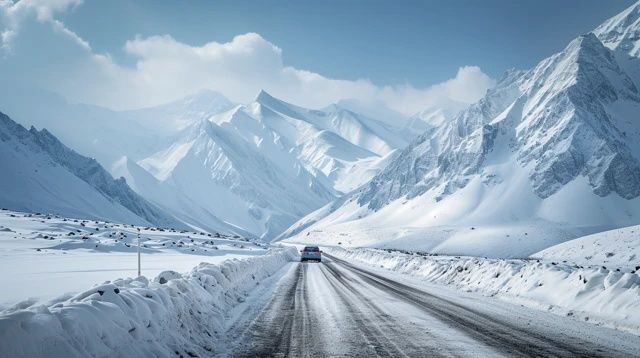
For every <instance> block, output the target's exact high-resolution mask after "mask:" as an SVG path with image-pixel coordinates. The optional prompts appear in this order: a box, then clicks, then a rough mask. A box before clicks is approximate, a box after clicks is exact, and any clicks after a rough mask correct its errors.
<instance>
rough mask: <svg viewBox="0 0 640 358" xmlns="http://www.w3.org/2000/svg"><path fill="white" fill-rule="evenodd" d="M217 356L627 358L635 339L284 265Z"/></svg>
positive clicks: (356, 274) (463, 296)
mask: <svg viewBox="0 0 640 358" xmlns="http://www.w3.org/2000/svg"><path fill="white" fill-rule="evenodd" d="M275 287H276V288H275V290H274V291H273V294H272V295H270V296H269V297H270V298H263V299H264V301H265V305H264V306H263V309H262V310H261V311H259V312H256V318H255V319H254V320H253V321H252V322H244V323H243V322H242V320H239V321H237V322H236V323H235V325H234V326H232V327H230V329H229V332H228V334H227V335H228V341H227V342H226V343H225V344H223V347H224V350H223V351H222V352H221V353H222V354H221V355H224V356H235V357H303V356H308V357H329V356H330V357H439V356H445V357H451V356H456V357H485V356H486V357H494V356H510V357H514V356H515V357H517V356H527V357H528V356H538V357H591V356H600V357H633V356H640V337H638V336H635V335H631V334H627V333H622V332H619V331H615V330H611V329H606V328H602V327H597V326H595V325H593V324H589V323H583V322H580V321H577V320H575V319H570V318H565V317H560V316H557V315H553V314H550V313H546V312H542V311H538V310H532V309H528V308H524V307H521V306H517V305H513V304H509V303H505V302H502V301H500V300H497V299H492V298H487V297H481V296H478V295H475V294H468V293H462V292H455V291H453V290H450V289H446V288H442V287H438V286H434V285H428V284H424V283H421V284H419V285H418V284H416V283H415V282H413V281H407V280H406V279H403V278H401V277H398V275H395V276H394V275H392V274H390V273H389V274H385V273H382V272H381V271H380V270H372V269H367V268H363V267H362V266H359V265H354V264H350V263H348V262H345V261H342V260H339V259H337V258H334V257H326V258H325V260H324V262H322V263H292V264H291V265H290V266H289V267H288V268H287V269H286V270H285V272H284V274H283V275H282V276H281V278H280V279H279V282H278V283H277V285H276V286H275Z"/></svg>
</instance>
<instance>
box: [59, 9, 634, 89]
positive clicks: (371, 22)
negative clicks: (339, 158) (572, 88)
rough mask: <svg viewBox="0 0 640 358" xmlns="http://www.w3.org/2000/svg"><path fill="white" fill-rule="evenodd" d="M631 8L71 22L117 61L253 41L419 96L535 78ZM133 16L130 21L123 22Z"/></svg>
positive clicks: (112, 12) (271, 12) (119, 14)
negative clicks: (457, 81) (164, 47)
mask: <svg viewBox="0 0 640 358" xmlns="http://www.w3.org/2000/svg"><path fill="white" fill-rule="evenodd" d="M632 3H633V1H631V0H626V1H624V0H536V1H516V0H483V1H480V0H458V1H364V0H360V1H359V0H347V1H344V0H342V1H338V0H330V1H327V0H324V1H300V0H295V1H290V0H287V1H284V0H281V1H238V0H234V1H202V0H200V1H186V2H182V1H153V0H145V1H135V2H132V1H128V0H110V1H90V2H86V3H85V4H83V5H82V6H78V7H77V8H76V9H75V10H74V11H71V12H69V13H68V14H66V15H65V16H64V21H65V23H66V24H67V26H68V27H69V28H70V29H72V30H74V31H77V32H78V33H79V34H81V35H82V36H83V37H85V38H86V39H87V40H89V41H90V42H91V44H92V46H93V47H94V48H96V49H97V50H99V51H106V52H109V53H111V54H113V55H114V56H116V57H117V58H118V60H119V61H131V58H128V57H127V56H126V55H125V54H123V52H122V46H123V44H124V43H125V41H126V40H128V39H130V38H131V37H133V35H135V34H140V35H141V36H151V35H157V34H171V35H172V36H173V37H174V38H175V39H177V40H179V41H182V42H185V43H189V44H191V45H200V44H203V43H206V42H209V41H212V40H214V41H218V42H226V41H229V40H231V39H232V38H233V36H235V35H238V34H244V33H247V32H256V33H259V34H260V35H262V36H263V37H264V38H266V39H267V40H269V41H270V42H272V43H274V44H275V45H277V46H279V47H280V48H282V49H283V51H284V62H285V64H287V65H292V66H295V67H297V68H304V69H307V70H310V71H314V72H318V73H321V74H323V75H326V76H329V77H334V78H345V79H357V78H369V79H371V80H372V81H373V82H374V83H376V84H380V85H385V84H396V83H403V82H409V83H411V84H414V85H416V86H424V85H430V84H433V83H437V82H441V81H444V80H446V79H448V78H450V77H451V74H452V73H455V72H456V70H457V69H458V67H461V66H465V65H469V64H474V65H477V66H479V67H480V68H482V70H483V71H484V72H486V73H488V74H489V75H491V76H492V77H497V76H499V75H500V74H501V73H502V72H503V71H504V70H505V69H507V68H510V67H518V68H529V67H531V66H533V65H534V64H535V63H536V62H538V61H539V60H541V59H542V58H545V57H547V56H549V55H550V54H552V53H554V52H557V51H559V50H561V49H562V48H563V47H564V46H566V44H567V43H568V42H569V41H570V40H571V39H573V38H575V37H576V36H578V35H580V34H582V33H585V32H588V31H590V30H592V29H593V28H594V27H596V26H597V25H598V24H599V23H601V22H602V21H603V20H605V19H606V18H608V17H610V16H613V15H615V14H616V13H618V12H620V11H621V10H623V9H624V8H626V7H628V6H629V5H631V4H632ZM125 14H126V16H124V15H125Z"/></svg>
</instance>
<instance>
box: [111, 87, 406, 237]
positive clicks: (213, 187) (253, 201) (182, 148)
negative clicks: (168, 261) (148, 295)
mask: <svg viewBox="0 0 640 358" xmlns="http://www.w3.org/2000/svg"><path fill="white" fill-rule="evenodd" d="M405 135H406V133H405V132H404V131H403V129H401V128H395V127H392V126H390V125H387V124H384V123H382V122H379V121H376V120H373V119H370V118H367V117H364V116H362V115H359V114H357V113H354V112H351V111H349V110H346V109H344V108H342V107H341V106H339V105H332V106H329V107H328V108H325V109H324V110H321V111H320V110H310V109H306V108H302V107H298V106H295V105H292V104H289V103H286V102H283V101H281V100H278V99H276V98H274V97H272V96H271V95H269V94H267V93H266V92H261V93H260V94H259V95H258V96H257V98H256V100H255V102H253V103H251V104H248V105H240V106H236V107H234V108H233V109H231V110H229V111H227V112H224V113H221V114H217V115H214V116H210V117H207V118H205V119H202V120H200V121H197V122H196V123H193V124H192V125H190V126H187V127H186V128H185V129H184V130H183V131H182V132H181V133H180V134H179V135H177V136H176V139H175V140H174V141H173V142H171V143H170V144H169V145H167V146H166V147H165V148H163V149H161V150H159V151H157V152H156V153H154V154H152V155H150V156H148V157H146V158H144V159H142V160H138V161H137V163H132V161H131V160H127V159H123V160H122V161H121V162H120V165H119V166H117V167H116V169H114V170H116V171H118V173H119V174H120V173H122V175H123V176H125V177H126V178H127V180H128V181H129V182H130V183H131V185H132V186H133V187H134V188H135V189H136V190H138V191H139V192H140V193H141V194H142V195H143V196H145V197H147V198H149V199H150V200H151V201H153V202H154V203H156V204H158V205H159V206H161V207H162V208H164V209H166V210H169V211H170V212H172V213H173V214H174V215H176V216H177V217H180V218H182V219H183V220H185V221H188V220H192V221H193V222H194V223H199V224H203V225H206V226H203V227H206V228H213V229H216V230H222V231H229V230H231V231H233V230H235V231H241V232H242V233H243V234H245V235H254V236H258V237H263V238H267V239H271V238H273V237H275V236H276V235H277V234H279V233H280V232H282V231H283V230H284V229H286V228H287V227H289V226H290V225H291V224H292V223H293V222H295V221H296V220H298V219H299V218H300V217H302V216H304V215H306V214H307V213H309V212H311V211H313V210H315V209H317V208H318V207H320V206H322V205H324V204H326V203H327V202H329V201H331V200H333V199H335V198H336V197H337V196H338V195H340V193H341V192H348V191H351V190H353V189H355V188H356V187H358V186H360V185H362V184H363V183H365V182H366V181H367V180H369V179H370V178H371V177H373V176H374V175H375V174H377V173H378V171H379V170H381V169H382V168H383V167H384V166H385V164H386V163H387V162H388V160H389V158H392V157H393V155H394V151H395V150H396V149H397V148H399V147H402V146H404V145H406V144H407V140H408V139H407V138H406V136H405ZM125 162H126V165H125ZM145 172H146V173H145ZM141 183H144V184H141ZM194 208H198V209H197V210H193V209H194ZM211 218H216V219H215V220H211ZM216 222H217V223H216ZM225 226H226V227H227V228H226V229H225Z"/></svg>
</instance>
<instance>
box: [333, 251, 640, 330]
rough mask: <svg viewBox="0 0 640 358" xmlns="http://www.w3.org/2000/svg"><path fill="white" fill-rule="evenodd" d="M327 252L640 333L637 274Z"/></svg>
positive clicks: (478, 260) (537, 262) (538, 263)
mask: <svg viewBox="0 0 640 358" xmlns="http://www.w3.org/2000/svg"><path fill="white" fill-rule="evenodd" d="M323 250H324V251H326V252H327V253H329V254H331V255H334V256H336V257H338V258H342V259H346V260H349V261H358V262H361V263H365V264H369V265H374V266H376V267H380V268H384V269H387V270H391V271H395V272H398V273H403V274H408V275H411V276H415V277H419V278H421V279H425V280H427V281H431V282H435V283H439V284H446V285H452V286H455V287H457V288H460V289H464V290H467V291H475V292H479V293H482V294H485V295H490V296H497V297H500V298H502V299H505V300H508V301H512V302H516V303H519V304H525V305H527V306H531V307H535V308H540V309H546V310H548V311H551V312H554V313H556V314H561V315H567V316H573V317H574V318H577V319H582V320H585V321H589V322H592V323H596V324H602V325H606V326H609V327H613V328H617V329H621V330H626V331H630V332H633V333H640V276H638V272H636V271H634V270H626V271H624V270H620V271H617V269H609V268H605V267H601V266H598V267H585V266H579V265H576V264H570V263H563V262H556V261H541V260H504V259H485V258H477V257H451V256H426V255H419V254H407V253H401V252H388V251H382V250H377V249H342V248H336V247H334V248H323Z"/></svg>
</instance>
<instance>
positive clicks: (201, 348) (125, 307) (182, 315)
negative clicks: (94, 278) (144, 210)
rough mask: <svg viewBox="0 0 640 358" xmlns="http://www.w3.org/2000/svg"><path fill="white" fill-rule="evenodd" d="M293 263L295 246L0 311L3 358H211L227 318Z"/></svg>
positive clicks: (0, 336)
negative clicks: (26, 307)
mask: <svg viewBox="0 0 640 358" xmlns="http://www.w3.org/2000/svg"><path fill="white" fill-rule="evenodd" d="M294 258H297V254H296V250H295V249H293V248H278V249H271V250H269V252H268V253H267V254H266V255H263V256H258V257H253V258H249V259H240V260H239V259H233V260H227V261H224V262H223V263H221V264H219V265H213V264H207V263H201V264H200V265H198V266H197V267H195V268H193V270H191V272H190V273H187V274H179V273H177V272H175V271H165V272H162V273H161V274H160V275H158V276H157V277H156V278H155V279H154V280H153V281H149V280H148V279H147V278H145V277H138V278H135V279H131V278H129V279H118V280H115V281H113V282H106V283H104V284H102V285H99V286H96V287H93V288H91V289H89V290H87V291H85V292H82V293H79V294H77V295H76V296H74V297H72V298H70V299H68V300H65V301H63V302H58V303H55V304H52V305H48V306H46V305H40V306H35V307H30V308H28V309H18V310H15V311H4V312H2V313H0V356H3V357H87V356H173V355H176V356H185V357H186V356H210V355H212V354H213V352H214V351H215V349H216V346H215V341H216V336H217V335H219V334H221V333H222V327H223V319H224V315H225V312H228V311H229V310H230V309H231V308H233V307H234V306H237V305H238V304H239V303H241V302H243V301H244V300H245V297H246V296H248V294H249V292H250V291H252V290H253V289H254V288H255V287H256V285H258V284H259V283H260V281H261V280H263V279H265V278H267V277H269V276H270V275H272V274H274V273H275V272H276V271H278V270H279V269H280V268H281V267H282V266H284V265H285V264H286V263H287V262H290V261H291V260H293V259H294Z"/></svg>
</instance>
